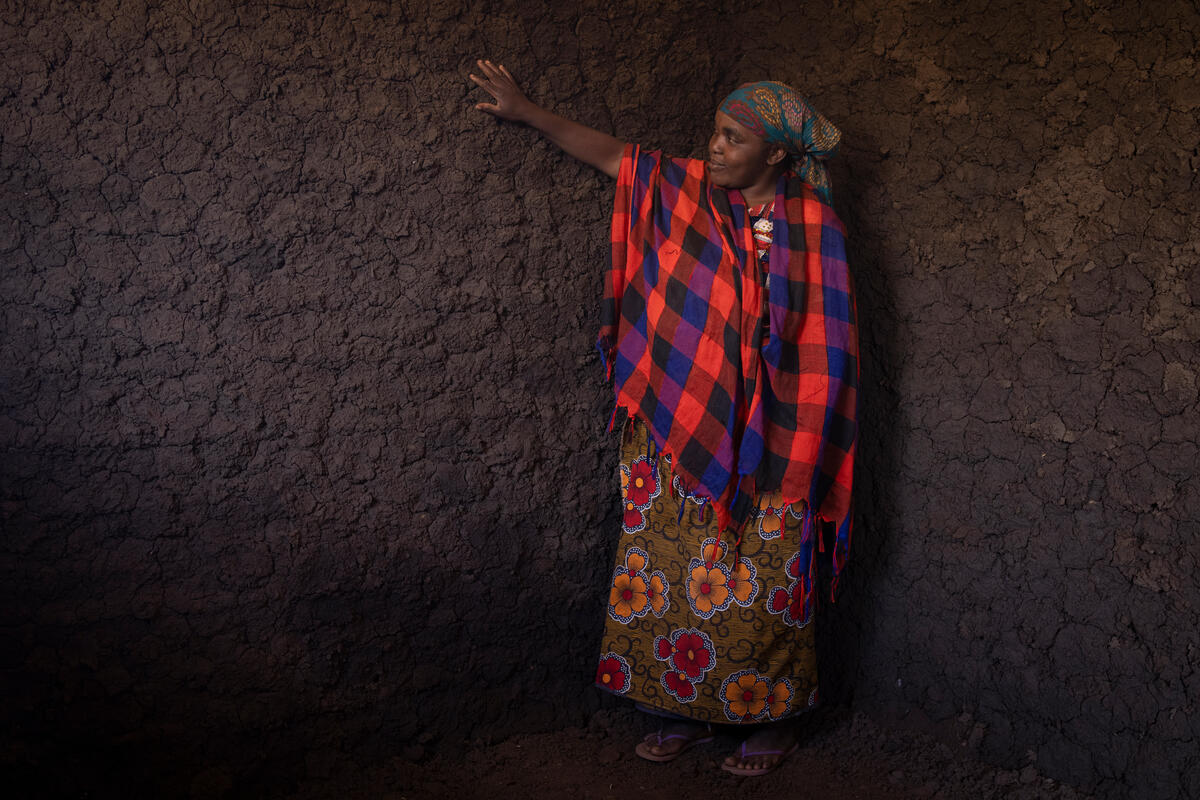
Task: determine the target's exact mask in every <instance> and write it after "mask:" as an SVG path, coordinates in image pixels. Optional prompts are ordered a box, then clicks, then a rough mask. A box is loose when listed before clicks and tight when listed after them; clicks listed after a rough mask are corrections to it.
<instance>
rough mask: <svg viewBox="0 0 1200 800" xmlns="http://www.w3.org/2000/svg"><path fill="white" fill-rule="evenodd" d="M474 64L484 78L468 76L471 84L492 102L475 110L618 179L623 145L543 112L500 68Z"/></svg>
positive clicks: (617, 140) (501, 66) (485, 62)
mask: <svg viewBox="0 0 1200 800" xmlns="http://www.w3.org/2000/svg"><path fill="white" fill-rule="evenodd" d="M475 63H476V65H478V67H479V71H480V72H482V73H483V77H480V76H478V75H476V74H474V73H471V75H470V78H471V80H473V81H475V83H477V84H478V85H479V86H481V87H483V88H484V89H486V90H487V92H488V94H490V95H491V96H492V99H493V100H495V102H494V103H476V104H475V108H476V110H478V111H486V112H487V113H489V114H492V115H493V116H497V117H499V118H500V119H508V120H513V121H514V122H523V123H525V124H526V125H529V126H531V127H533V128H535V129H536V130H539V131H541V132H542V135H544V136H545V137H546V138H547V139H549V140H550V141H551V142H554V144H556V145H558V146H559V147H561V148H562V149H563V151H564V152H566V153H567V155H569V156H573V157H575V158H577V159H579V160H580V161H582V162H583V163H585V164H591V165H592V166H593V167H595V168H596V169H598V170H600V171H601V172H603V173H604V174H605V175H607V176H608V177H610V178H615V177H617V172H618V170H619V169H620V168H621V155H622V153H624V152H625V143H624V142H622V141H621V140H620V139H616V138H614V137H612V136H609V135H608V134H607V133H603V132H601V131H598V130H596V129H595V128H589V127H588V126H587V125H581V124H580V123H578V122H574V121H572V120H569V119H567V118H566V117H560V116H559V115H558V114H555V113H553V112H550V111H547V110H546V109H544V108H542V107H541V106H539V105H538V104H537V103H535V102H533V101H532V100H530V99H529V98H528V97H526V96H525V93H524V92H522V91H521V87H520V86H518V85H517V82H516V81H515V80H514V79H513V76H512V75H510V74H509V72H508V70H506V69H505V68H504V66H503V65H502V64H493V63H492V62H491V61H488V60H486V59H483V60H480V61H476V62H475Z"/></svg>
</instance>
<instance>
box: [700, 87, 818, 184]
mask: <svg viewBox="0 0 1200 800" xmlns="http://www.w3.org/2000/svg"><path fill="white" fill-rule="evenodd" d="M719 110H720V111H721V112H722V113H724V114H728V115H729V116H730V117H731V118H732V119H733V120H734V121H735V122H737V123H739V124H741V125H745V126H746V127H747V128H749V129H750V130H751V131H753V132H754V133H755V134H757V135H758V136H761V137H763V138H764V139H766V140H767V143H768V144H777V145H779V146H781V147H783V148H784V149H785V150H787V152H788V155H789V156H791V158H792V165H793V168H794V169H795V170H796V174H797V175H799V176H800V178H801V179H802V180H803V181H804V182H805V183H807V184H809V185H810V186H812V187H813V188H814V189H815V190H816V191H817V194H818V195H820V197H821V199H822V200H824V201H825V202H826V203H827V204H829V205H832V204H833V187H832V186H831V185H830V183H829V175H828V174H827V173H826V171H825V164H824V163H823V162H824V161H825V160H826V159H828V158H830V157H831V156H832V155H833V154H834V153H836V152H837V149H838V143H839V142H841V140H842V132H841V131H839V130H838V129H837V128H836V127H834V124H833V123H832V122H830V121H829V120H827V119H825V117H823V116H821V114H820V113H818V112H817V110H816V109H815V108H813V107H812V106H811V105H810V104H809V102H808V101H807V100H805V99H804V98H803V97H801V96H800V93H799V92H797V91H796V90H795V89H793V88H792V87H790V86H788V85H787V84H783V83H777V82H775V81H758V82H757V83H745V84H742V85H741V86H739V87H738V88H737V89H736V90H734V91H733V92H732V93H731V94H730V95H729V96H728V97H726V98H725V99H724V100H722V101H721V105H720V108H719Z"/></svg>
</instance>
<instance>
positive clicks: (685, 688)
mask: <svg viewBox="0 0 1200 800" xmlns="http://www.w3.org/2000/svg"><path fill="white" fill-rule="evenodd" d="M662 685H663V688H664V689H666V690H667V692H669V693H670V694H671V696H672V697H674V698H675V699H676V700H678V701H679V702H681V703H688V702H691V701H692V700H695V699H696V685H695V684H694V683H692V682H691V681H689V680H688V679H687V675H685V674H683V673H682V672H667V673H665V674H664V675H663V676H662Z"/></svg>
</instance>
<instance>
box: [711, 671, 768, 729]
mask: <svg viewBox="0 0 1200 800" xmlns="http://www.w3.org/2000/svg"><path fill="white" fill-rule="evenodd" d="M770 693H771V682H770V681H768V680H767V679H766V678H764V677H763V676H761V675H759V674H758V673H757V672H755V671H754V670H743V671H742V672H735V673H734V674H732V675H730V676H729V677H728V678H726V679H725V682H724V683H722V684H721V698H722V699H723V700H724V701H725V716H727V717H729V719H731V720H734V721H735V722H740V721H744V720H750V719H756V718H757V717H759V716H761V715H762V714H763V712H765V711H766V710H767V696H768V695H769V694H770Z"/></svg>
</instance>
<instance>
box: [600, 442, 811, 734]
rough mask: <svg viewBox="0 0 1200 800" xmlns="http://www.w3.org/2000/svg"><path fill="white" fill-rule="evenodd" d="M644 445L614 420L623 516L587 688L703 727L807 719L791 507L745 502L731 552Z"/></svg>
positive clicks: (729, 540) (806, 650)
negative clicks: (618, 431)
mask: <svg viewBox="0 0 1200 800" xmlns="http://www.w3.org/2000/svg"><path fill="white" fill-rule="evenodd" d="M647 436H648V434H647V430H646V427H645V425H643V424H642V423H641V422H639V421H635V420H631V421H629V422H627V423H626V425H625V433H624V438H623V444H622V447H621V464H620V472H621V497H622V500H623V503H624V515H623V518H622V524H621V537H620V540H619V544H618V547H617V565H616V569H615V570H614V571H613V578H612V585H611V587H610V589H609V596H608V615H607V618H606V620H605V627H604V639H603V642H602V644H601V653H602V655H601V656H600V665H599V668H598V670H597V672H596V685H597V686H599V687H600V688H602V689H606V690H608V691H610V692H613V693H614V694H618V695H621V696H623V697H627V698H629V699H631V700H634V701H636V702H638V703H640V704H642V705H643V706H647V707H649V708H650V709H654V710H657V711H662V712H667V713H669V714H675V715H679V716H683V717H689V718H691V719H695V720H699V721H704V722H723V723H729V724H740V723H754V722H769V721H773V720H777V719H781V718H783V717H786V716H789V715H792V714H796V713H798V712H801V711H805V710H807V709H808V708H809V707H811V706H813V705H815V704H816V702H817V659H816V650H815V646H814V635H813V624H812V621H811V620H810V619H809V618H807V617H806V616H805V614H804V611H803V604H802V603H800V602H798V601H797V597H798V596H799V594H800V593H799V591H798V590H797V586H796V584H797V581H798V579H799V577H800V574H801V572H802V567H801V565H800V564H799V560H800V558H799V553H798V551H799V549H800V526H801V515H800V510H799V509H797V510H796V511H795V512H793V511H792V509H791V508H790V507H786V506H785V507H779V506H778V500H777V499H776V498H772V497H771V496H770V495H767V496H764V497H762V498H755V500H756V501H758V502H757V503H756V506H757V507H758V508H759V510H758V512H757V514H756V516H757V519H753V518H752V520H751V522H749V523H748V524H747V525H746V528H745V531H744V533H743V535H742V540H741V544H740V545H739V546H738V547H737V548H736V551H735V548H734V538H733V537H730V536H729V535H728V534H727V535H726V536H725V537H724V538H722V537H721V536H720V534H719V531H718V530H717V523H716V520H715V519H714V515H713V513H712V509H711V508H708V507H707V506H706V504H705V503H704V502H703V501H699V500H698V499H696V498H693V497H691V496H690V495H688V494H687V492H686V491H685V490H684V489H683V487H682V486H681V484H680V482H679V481H678V480H677V479H675V478H674V476H673V475H672V472H671V459H670V456H669V455H663V456H661V457H660V456H659V455H658V454H657V453H656V452H653V450H654V448H653V446H651V445H648V443H647ZM681 509H682V513H681Z"/></svg>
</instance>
